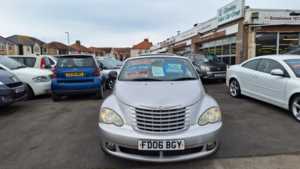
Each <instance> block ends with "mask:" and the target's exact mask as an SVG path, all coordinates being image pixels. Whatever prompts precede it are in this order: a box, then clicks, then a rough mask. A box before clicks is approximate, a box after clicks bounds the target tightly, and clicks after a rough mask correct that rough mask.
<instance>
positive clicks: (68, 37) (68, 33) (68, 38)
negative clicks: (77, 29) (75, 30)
mask: <svg viewBox="0 0 300 169" xmlns="http://www.w3.org/2000/svg"><path fill="white" fill-rule="evenodd" d="M65 34H66V35H67V43H68V54H70V32H65Z"/></svg>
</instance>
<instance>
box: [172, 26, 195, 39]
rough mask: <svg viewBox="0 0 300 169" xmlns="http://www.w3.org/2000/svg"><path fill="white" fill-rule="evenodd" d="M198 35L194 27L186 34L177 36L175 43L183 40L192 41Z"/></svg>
mask: <svg viewBox="0 0 300 169" xmlns="http://www.w3.org/2000/svg"><path fill="white" fill-rule="evenodd" d="M196 35H197V30H196V28H195V27H193V28H192V29H189V30H187V31H185V32H182V33H180V34H179V35H177V36H176V37H175V42H180V41H183V40H186V39H190V38H192V37H193V36H196Z"/></svg>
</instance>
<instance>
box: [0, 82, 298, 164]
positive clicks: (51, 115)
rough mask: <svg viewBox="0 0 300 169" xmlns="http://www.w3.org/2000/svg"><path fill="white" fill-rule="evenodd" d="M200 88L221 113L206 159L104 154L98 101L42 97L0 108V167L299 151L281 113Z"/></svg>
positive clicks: (292, 126) (291, 123)
mask: <svg viewBox="0 0 300 169" xmlns="http://www.w3.org/2000/svg"><path fill="white" fill-rule="evenodd" d="M205 88H206V89H207V92H208V93H209V94H210V95H212V96H213V97H215V98H216V99H217V101H218V102H219V103H220V106H221V108H222V111H223V113H224V128H223V132H222V135H221V141H222V145H221V147H220V150H219V152H218V153H217V154H215V155H214V156H211V157H209V158H206V159H197V160H192V161H188V162H182V163H176V164H150V163H141V162H135V161H128V160H123V159H119V158H115V157H111V156H107V155H105V154H104V153H103V152H102V151H101V149H100V147H99V146H98V145H99V140H98V137H97V121H98V111H99V107H100V105H101V101H99V100H95V99H93V97H86V96H81V97H75V98H69V99H66V100H63V101H61V102H56V103H54V102H52V100H51V99H50V98H48V97H42V98H37V99H35V100H31V101H27V102H22V103H17V104H15V105H12V106H11V107H9V108H6V109H2V110H0V111H1V113H0V150H1V153H0V169H23V168H24V169H25V168H26V169H27V168H43V169H47V168H49V169H50V168H83V169H119V168H122V169H123V168H182V169H186V168H196V166H200V167H199V168H202V167H203V168H207V166H211V165H212V162H211V159H221V158H222V159H223V158H226V159H227V158H232V157H252V156H265V155H276V154H294V153H298V152H300V142H299V141H298V140H300V132H299V123H297V122H296V121H295V120H293V119H292V118H291V116H289V115H288V113H287V111H285V110H282V109H280V108H277V107H274V106H272V105H268V104H265V103H262V102H259V101H256V100H253V99H250V98H247V97H243V98H241V99H234V98H231V97H230V96H229V94H227V92H226V87H225V85H224V84H222V83H217V84H216V83H211V82H207V83H206V84H205ZM108 94H109V93H106V95H108ZM184 97H188V96H184ZM197 168H198V167H197Z"/></svg>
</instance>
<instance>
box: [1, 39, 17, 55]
mask: <svg viewBox="0 0 300 169" xmlns="http://www.w3.org/2000/svg"><path fill="white" fill-rule="evenodd" d="M16 54H17V45H16V44H15V43H13V42H11V41H9V40H7V39H5V38H4V37H2V36H0V55H16Z"/></svg>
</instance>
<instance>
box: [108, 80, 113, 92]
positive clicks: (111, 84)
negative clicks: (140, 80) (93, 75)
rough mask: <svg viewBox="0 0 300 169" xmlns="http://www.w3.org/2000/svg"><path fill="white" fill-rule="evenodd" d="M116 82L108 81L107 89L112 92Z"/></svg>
mask: <svg viewBox="0 0 300 169" xmlns="http://www.w3.org/2000/svg"><path fill="white" fill-rule="evenodd" d="M114 83H115V82H114V81H113V80H108V81H107V89H108V90H112V89H113V88H114Z"/></svg>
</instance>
